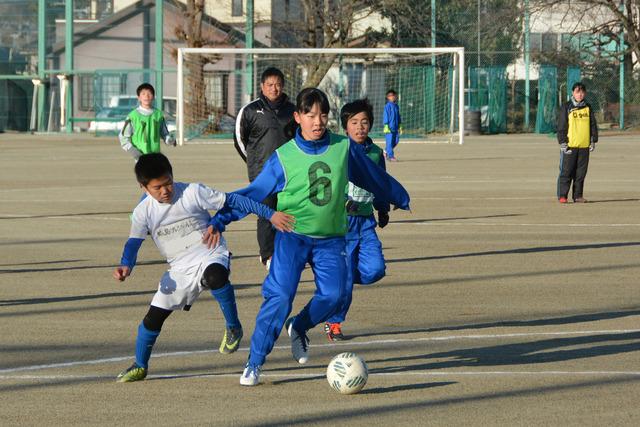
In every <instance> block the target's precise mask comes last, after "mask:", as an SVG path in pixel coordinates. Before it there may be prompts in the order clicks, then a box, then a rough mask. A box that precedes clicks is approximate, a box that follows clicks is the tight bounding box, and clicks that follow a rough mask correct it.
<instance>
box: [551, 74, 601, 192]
mask: <svg viewBox="0 0 640 427" xmlns="http://www.w3.org/2000/svg"><path fill="white" fill-rule="evenodd" d="M571 91H572V95H571V99H570V100H569V101H567V102H566V103H565V104H564V105H562V106H561V107H560V112H559V114H558V143H559V144H560V175H559V176H558V201H559V202H560V203H567V196H568V195H569V187H571V182H573V188H572V196H573V201H574V203H586V202H587V200H586V199H585V198H584V197H582V192H583V189H584V179H585V177H586V176H587V168H588V167H589V153H590V152H592V151H593V150H595V149H596V142H598V126H597V124H596V118H595V116H594V114H593V109H592V108H591V106H590V105H589V104H588V103H587V102H585V100H584V98H585V95H586V94H587V89H586V87H585V86H584V84H583V83H581V82H577V83H574V85H573V87H572V88H571Z"/></svg>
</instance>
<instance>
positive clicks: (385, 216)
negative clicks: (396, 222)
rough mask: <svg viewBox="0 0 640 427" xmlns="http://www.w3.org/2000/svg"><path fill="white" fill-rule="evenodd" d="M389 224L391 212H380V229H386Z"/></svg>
mask: <svg viewBox="0 0 640 427" xmlns="http://www.w3.org/2000/svg"><path fill="white" fill-rule="evenodd" d="M387 224H389V212H383V211H378V227H380V228H384V227H385V226H386V225H387Z"/></svg>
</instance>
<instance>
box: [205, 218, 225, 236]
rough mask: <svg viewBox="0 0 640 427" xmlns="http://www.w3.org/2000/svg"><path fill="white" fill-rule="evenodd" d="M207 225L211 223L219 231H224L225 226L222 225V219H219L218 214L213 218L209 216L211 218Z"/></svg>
mask: <svg viewBox="0 0 640 427" xmlns="http://www.w3.org/2000/svg"><path fill="white" fill-rule="evenodd" d="M209 225H212V226H213V228H215V229H216V230H218V231H219V232H220V233H224V231H225V230H226V228H227V227H226V226H225V225H224V223H223V222H222V221H220V218H219V217H218V215H215V216H214V217H213V218H211V220H210V221H209Z"/></svg>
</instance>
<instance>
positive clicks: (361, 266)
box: [354, 215, 386, 285]
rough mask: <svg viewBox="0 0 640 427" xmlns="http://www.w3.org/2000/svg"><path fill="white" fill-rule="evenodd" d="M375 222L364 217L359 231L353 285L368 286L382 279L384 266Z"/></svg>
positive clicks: (371, 217)
mask: <svg viewBox="0 0 640 427" xmlns="http://www.w3.org/2000/svg"><path fill="white" fill-rule="evenodd" d="M376 225H377V223H376V220H375V218H374V217H373V215H372V216H370V217H366V218H364V220H363V224H362V227H361V230H360V248H359V257H358V265H357V269H356V274H355V275H354V283H358V284H361V285H370V284H372V283H375V282H377V281H378V280H380V279H382V278H383V277H384V275H385V270H386V265H385V261H384V255H383V253H382V242H380V239H379V238H378V234H377V233H376Z"/></svg>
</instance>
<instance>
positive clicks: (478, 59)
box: [478, 0, 480, 68]
mask: <svg viewBox="0 0 640 427" xmlns="http://www.w3.org/2000/svg"><path fill="white" fill-rule="evenodd" d="M478 68H480V0H478Z"/></svg>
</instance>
